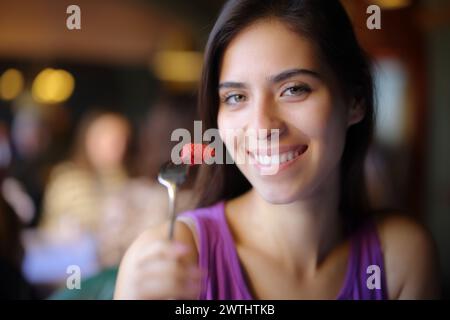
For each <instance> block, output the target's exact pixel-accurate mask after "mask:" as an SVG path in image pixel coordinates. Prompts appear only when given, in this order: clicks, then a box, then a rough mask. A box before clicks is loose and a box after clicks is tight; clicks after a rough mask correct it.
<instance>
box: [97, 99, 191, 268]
mask: <svg viewBox="0 0 450 320" xmlns="http://www.w3.org/2000/svg"><path fill="white" fill-rule="evenodd" d="M195 114H196V109H195V97H194V96H192V95H189V94H178V95H175V94H167V95H165V96H164V97H161V98H159V99H158V100H157V102H156V103H155V104H154V105H153V107H152V108H151V109H150V111H149V112H148V114H147V116H146V117H144V120H143V121H142V123H141V124H140V130H139V137H138V150H137V155H136V158H135V168H134V176H135V178H133V179H131V180H130V181H129V182H128V183H127V184H126V185H124V186H123V187H122V188H121V189H120V190H118V192H117V193H115V194H111V195H110V196H109V197H108V201H106V202H105V206H104V208H103V210H102V214H101V219H102V220H101V222H100V225H101V226H102V227H101V228H100V229H99V253H100V261H101V264H102V266H103V267H109V266H117V265H118V264H119V262H120V260H121V258H122V256H123V255H124V253H125V251H126V250H127V249H128V247H129V246H130V245H131V243H132V242H133V240H134V239H135V238H136V237H137V236H138V235H139V234H140V233H142V232H143V231H144V230H146V229H147V228H149V227H152V226H155V225H158V224H161V223H163V222H165V221H166V220H167V219H168V218H169V217H168V196H167V190H166V188H165V187H163V186H162V185H160V184H159V183H158V180H157V176H158V171H159V169H160V167H161V165H162V164H163V163H164V162H166V161H167V160H169V157H170V152H171V150H172V147H173V146H175V145H176V144H177V143H178V141H171V134H172V132H173V131H174V130H176V129H179V128H184V129H187V130H189V131H190V132H191V135H193V130H192V128H193V121H194V120H195ZM194 176H195V174H193V175H191V177H190V180H189V181H187V182H186V184H185V185H183V188H182V189H181V191H180V193H179V196H178V199H177V210H178V211H179V212H181V211H184V210H188V209H191V208H193V207H194V205H195V199H194V197H193V193H192V192H191V191H190V187H191V186H192V181H193V178H194ZM118 234H120V237H118V236H117V235H118Z"/></svg>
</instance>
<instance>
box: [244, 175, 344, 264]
mask: <svg viewBox="0 0 450 320" xmlns="http://www.w3.org/2000/svg"><path fill="white" fill-rule="evenodd" d="M244 198H247V200H246V201H245V202H246V205H247V206H249V208H252V210H245V211H246V212H251V213H250V214H249V217H248V218H249V220H248V225H247V227H246V229H247V230H248V232H251V233H252V238H253V239H257V242H255V245H258V244H259V247H258V249H259V250H261V251H263V252H264V253H265V254H268V255H269V256H271V257H273V258H274V259H276V260H277V261H282V262H283V264H284V265H285V266H286V268H287V269H288V270H291V271H292V272H298V271H299V270H301V271H302V272H305V271H306V272H307V271H313V270H316V269H317V267H318V265H320V263H321V262H322V260H323V258H324V257H325V256H326V255H327V254H328V253H329V252H330V251H331V250H332V249H333V248H334V247H335V246H336V245H337V244H338V243H339V242H340V241H341V240H342V237H343V232H342V228H341V218H340V216H339V211H338V204H339V178H338V174H336V176H335V177H333V178H332V179H328V181H327V183H326V185H324V186H323V187H322V188H320V190H317V191H316V192H315V193H314V194H313V195H311V196H308V197H304V198H301V199H299V200H297V201H295V202H293V203H290V204H284V205H274V204H271V203H268V202H267V201H265V200H264V199H263V198H262V197H261V196H260V195H259V194H258V193H257V192H256V191H255V190H254V189H253V190H251V191H250V192H249V193H248V194H247V195H245V196H244ZM252 231H255V233H254V234H253V232H252ZM261 244H263V247H261Z"/></svg>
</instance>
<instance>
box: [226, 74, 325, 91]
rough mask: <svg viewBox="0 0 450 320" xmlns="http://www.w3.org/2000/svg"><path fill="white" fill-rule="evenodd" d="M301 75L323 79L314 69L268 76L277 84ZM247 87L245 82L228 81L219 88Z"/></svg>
mask: <svg viewBox="0 0 450 320" xmlns="http://www.w3.org/2000/svg"><path fill="white" fill-rule="evenodd" d="M299 75H307V76H312V77H314V78H317V79H321V76H320V74H319V73H317V72H316V71H313V70H308V69H289V70H286V71H283V72H281V73H279V74H277V75H274V76H270V77H269V78H268V80H269V81H270V82H272V83H274V84H275V83H279V82H282V81H285V80H288V79H290V78H293V77H295V76H299ZM246 87H247V85H246V84H245V83H243V82H234V81H227V82H222V83H220V84H219V90H220V89H244V88H246Z"/></svg>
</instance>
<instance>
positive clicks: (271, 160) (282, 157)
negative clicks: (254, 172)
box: [255, 150, 300, 166]
mask: <svg viewBox="0 0 450 320" xmlns="http://www.w3.org/2000/svg"><path fill="white" fill-rule="evenodd" d="M299 155H300V151H299V150H297V151H295V152H294V151H289V152H285V153H282V154H276V155H273V156H267V155H265V156H263V155H259V156H258V155H255V158H256V159H257V160H258V162H259V163H260V164H262V165H265V166H267V165H270V164H272V165H278V164H282V163H285V162H287V161H290V160H293V159H294V158H296V157H298V156H299Z"/></svg>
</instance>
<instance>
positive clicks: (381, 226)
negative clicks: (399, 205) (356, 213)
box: [377, 212, 440, 299]
mask: <svg viewBox="0 0 450 320" xmlns="http://www.w3.org/2000/svg"><path fill="white" fill-rule="evenodd" d="M377 228H378V233H379V237H380V242H381V246H382V248H383V253H384V260H385V268H386V280H387V286H388V292H389V298H390V299H434V298H438V297H439V294H440V289H439V267H438V264H439V263H438V257H437V250H436V246H435V243H434V240H433V237H432V236H431V233H430V232H429V231H428V230H427V229H426V228H425V227H424V226H423V225H422V224H421V223H419V222H418V221H416V220H414V219H412V218H409V217H407V216H405V215H401V214H398V213H394V212H392V213H389V214H383V215H382V216H379V217H378V218H377Z"/></svg>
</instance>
